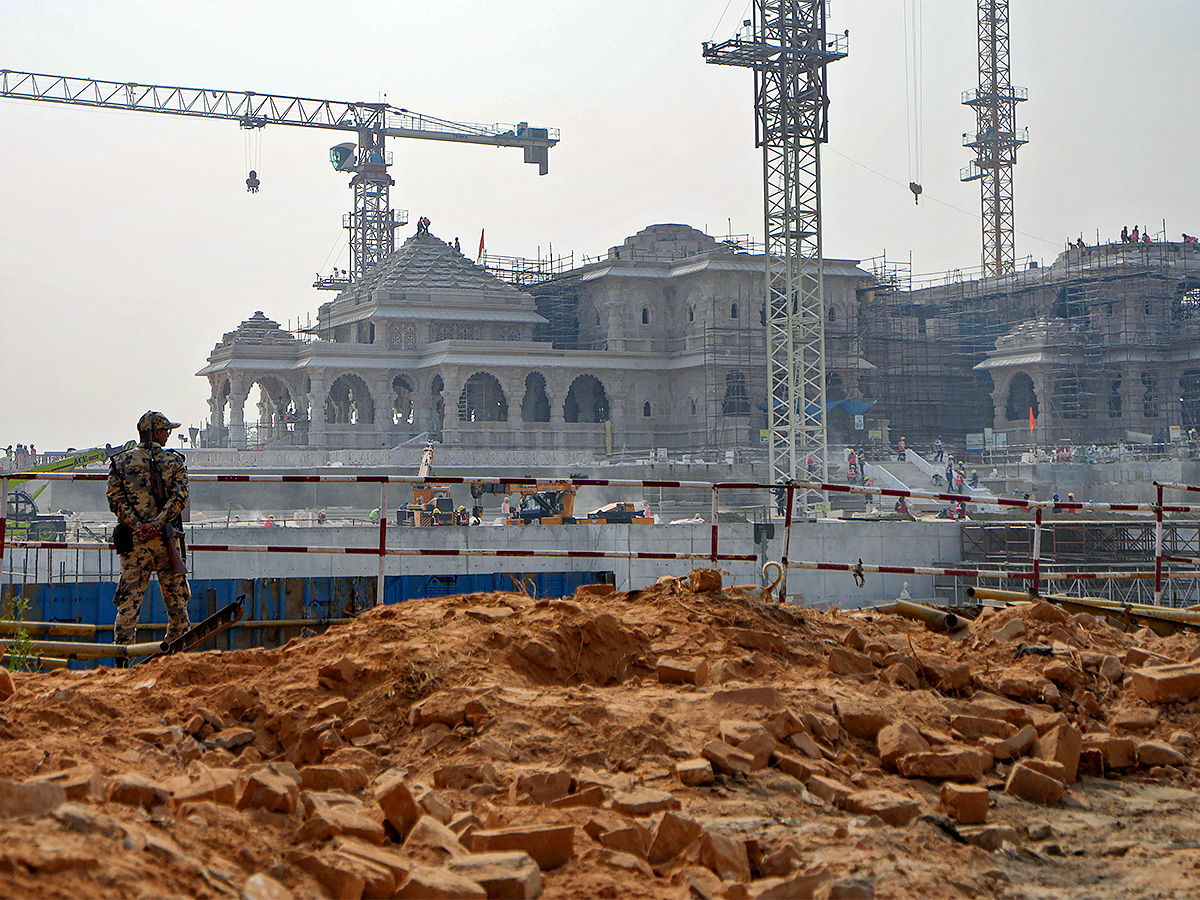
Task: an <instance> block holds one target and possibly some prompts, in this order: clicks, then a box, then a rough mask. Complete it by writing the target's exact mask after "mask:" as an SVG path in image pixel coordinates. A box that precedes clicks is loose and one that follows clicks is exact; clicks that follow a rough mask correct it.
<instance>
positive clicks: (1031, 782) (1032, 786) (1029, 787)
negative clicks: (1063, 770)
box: [1004, 760, 1063, 806]
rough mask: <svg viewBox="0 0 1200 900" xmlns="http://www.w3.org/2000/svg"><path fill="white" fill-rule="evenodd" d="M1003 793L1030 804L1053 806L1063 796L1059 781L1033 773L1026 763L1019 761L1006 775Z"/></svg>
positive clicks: (1039, 773)
mask: <svg viewBox="0 0 1200 900" xmlns="http://www.w3.org/2000/svg"><path fill="white" fill-rule="evenodd" d="M1004 790H1005V793H1008V794H1012V795H1013V796H1014V797H1020V798H1021V799H1022V800H1028V801H1029V802H1031V803H1041V804H1043V805H1045V806H1054V805H1055V804H1057V803H1058V801H1059V799H1060V798H1061V797H1062V794H1063V785H1062V782H1061V781H1056V780H1055V779H1053V778H1051V777H1050V776H1049V775H1043V774H1042V773H1041V772H1038V771H1035V770H1034V768H1033V767H1032V766H1030V765H1029V763H1028V761H1026V760H1021V761H1020V762H1019V763H1017V764H1016V765H1015V766H1013V767H1012V771H1011V772H1009V773H1008V781H1007V782H1005V784H1004Z"/></svg>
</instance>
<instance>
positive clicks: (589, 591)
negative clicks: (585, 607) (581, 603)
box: [575, 583, 616, 600]
mask: <svg viewBox="0 0 1200 900" xmlns="http://www.w3.org/2000/svg"><path fill="white" fill-rule="evenodd" d="M615 590H616V587H615V586H614V585H611V584H607V583H602V584H581V585H580V586H579V587H577V588H575V599H576V600H589V599H592V598H594V597H607V596H608V595H609V594H611V593H613V592H614V591H615Z"/></svg>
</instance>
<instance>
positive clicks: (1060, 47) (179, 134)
mask: <svg viewBox="0 0 1200 900" xmlns="http://www.w3.org/2000/svg"><path fill="white" fill-rule="evenodd" d="M1011 5H1012V29H1011V30H1012V35H1011V39H1012V81H1013V83H1014V84H1015V85H1020V86H1024V87H1027V88H1028V89H1029V101H1028V102H1026V103H1023V104H1021V105H1020V106H1019V107H1018V113H1017V116H1018V125H1019V126H1022V127H1024V126H1028V128H1029V133H1030V143H1029V144H1028V145H1027V146H1026V147H1024V148H1023V149H1022V150H1021V151H1020V153H1019V155H1018V160H1019V164H1018V166H1017V168H1016V170H1015V178H1014V186H1015V189H1014V193H1015V204H1014V205H1015V213H1016V227H1017V236H1016V249H1017V255H1018V256H1025V255H1032V256H1033V257H1035V258H1038V259H1042V260H1044V261H1046V262H1049V261H1051V260H1052V259H1053V258H1054V256H1055V255H1056V254H1057V253H1058V251H1059V250H1060V249H1061V247H1062V245H1063V241H1064V240H1065V239H1066V238H1067V237H1078V236H1079V235H1080V234H1082V235H1083V236H1084V237H1085V239H1086V240H1087V241H1088V243H1092V242H1093V241H1094V240H1095V238H1096V232H1097V229H1099V231H1100V234H1101V236H1102V237H1103V238H1105V239H1108V238H1112V237H1114V236H1115V235H1116V234H1117V233H1118V232H1119V231H1120V229H1121V226H1122V225H1125V224H1127V225H1129V226H1130V227H1132V226H1133V225H1134V224H1137V225H1141V226H1145V225H1149V226H1150V230H1151V231H1152V232H1155V233H1157V232H1159V231H1160V230H1161V229H1162V227H1163V220H1164V219H1165V220H1166V229H1167V233H1168V235H1169V236H1170V237H1171V238H1172V239H1175V240H1178V238H1179V234H1180V232H1182V231H1187V232H1188V233H1196V232H1197V231H1200V187H1198V185H1200V173H1198V172H1197V151H1196V147H1197V146H1200V113H1198V111H1197V110H1198V109H1200V104H1198V103H1197V98H1196V84H1197V78H1198V71H1197V69H1198V66H1197V63H1198V61H1200V57H1198V56H1197V51H1196V47H1197V46H1200V2H1196V0H1179V2H1170V0H1076V2H1068V0H1012V4H1011ZM747 9H748V6H747V4H746V2H745V0H729V2H726V0H643V2H632V0H603V2H592V3H582V2H574V3H567V2H549V0H523V2H520V3H513V2H501V0H450V2H442V3H416V2H411V0H409V2H400V0H393V2H382V0H361V2H357V3H331V2H328V0H324V2H310V0H287V2H259V0H250V2H238V3H233V2H212V0H209V2H205V0H189V2H175V0H165V2H164V0H155V2H148V0H146V2H138V0H54V2H46V0H4V2H3V3H0V68H8V69H13V70H23V71H34V72H44V73H53V74H65V75H74V76H87V77H95V78H101V79H108V80H115V81H133V82H138V83H141V84H150V83H158V84H169V85H181V86H188V87H211V88H221V89H228V90H236V91H247V90H250V91H255V92H258V93H279V94H293V95H300V96H309V97H319V98H329V99H335V100H377V99H380V98H381V97H382V95H384V94H386V96H387V99H388V101H389V102H391V103H393V104H394V105H397V106H403V107H407V108H409V109H412V110H415V111H419V112H424V113H428V114H431V115H435V116H440V117H443V118H448V119H456V120H459V121H465V122H517V121H522V120H523V121H528V122H529V123H530V124H531V125H541V126H551V127H557V128H559V129H561V131H562V142H561V143H560V144H559V146H558V147H556V148H555V149H553V150H551V152H550V174H549V175H547V176H545V177H541V178H539V177H538V175H537V170H536V168H535V167H534V166H527V165H524V164H523V163H522V162H521V156H520V151H519V150H503V149H502V150H497V149H493V148H487V147H476V146H469V145H455V144H443V143H436V142H425V141H416V140H408V141H400V140H393V141H392V142H391V144H390V147H391V150H392V151H393V153H394V156H395V163H396V164H395V165H394V166H393V168H392V174H393V176H394V177H395V179H396V182H397V184H396V187H395V188H394V189H393V192H392V202H393V206H395V207H396V208H398V209H408V210H410V212H411V216H412V218H413V220H414V221H415V219H416V217H417V216H420V215H425V216H428V217H429V218H430V219H431V220H432V222H433V225H432V231H433V232H434V234H436V235H438V236H440V237H442V238H445V239H447V240H452V239H453V238H454V237H456V236H457V237H459V238H460V239H461V241H462V244H463V247H464V250H465V251H467V252H468V253H469V254H471V255H473V253H474V249H475V248H476V247H477V246H478V242H479V233H480V229H481V228H486V229H487V246H488V250H489V251H490V252H492V253H497V254H506V255H516V256H534V255H536V254H537V253H538V252H539V249H540V251H541V253H542V254H546V253H547V252H548V251H549V248H550V246H551V245H553V248H554V252H555V254H563V253H567V252H572V251H573V252H574V253H575V254H576V259H579V258H580V257H581V256H582V255H589V256H594V255H597V254H600V253H603V252H605V251H606V250H607V248H608V247H610V246H612V245H614V244H618V243H620V242H621V241H622V240H623V239H624V238H625V237H626V236H627V235H630V234H633V233H635V232H637V231H639V230H640V229H642V228H644V227H645V226H647V225H649V224H652V223H656V222H684V223H688V224H690V225H694V226H696V227H698V228H707V229H708V231H709V232H710V233H713V234H725V233H727V232H728V231H729V230H730V229H732V232H733V233H735V234H738V233H749V234H752V235H754V236H755V237H757V238H759V239H761V234H762V188H761V177H762V174H761V173H762V166H761V156H760V153H759V152H758V151H756V150H755V149H754V146H753V116H752V109H753V108H752V102H753V98H752V91H751V76H750V74H749V72H747V71H745V70H740V69H733V68H727V67H723V66H711V65H705V64H704V62H703V60H702V58H701V55H700V44H701V42H702V41H705V40H711V39H714V38H715V39H718V40H720V39H723V38H724V37H727V36H731V35H732V34H733V32H734V31H735V29H736V27H737V25H738V23H739V22H740V20H741V19H742V18H743V17H744V16H745V15H746V10H747ZM914 19H919V21H920V25H921V27H920V28H916V27H914V26H913V24H912V22H913V20H914ZM830 27H831V29H832V30H837V31H841V30H843V29H849V31H850V56H849V57H848V58H847V59H845V60H842V61H840V62H838V63H836V64H834V65H833V66H831V68H830V76H829V77H830V85H831V87H830V94H831V101H832V105H831V110H830V123H831V124H830V143H829V144H828V145H827V146H826V147H825V149H824V152H823V157H822V167H823V195H822V196H823V201H822V202H823V212H824V223H825V224H824V229H825V231H824V234H825V252H826V255H827V256H830V257H843V258H853V259H863V258H868V257H873V256H878V255H880V254H883V253H884V252H885V251H886V253H887V255H888V257H889V258H895V259H904V260H906V259H908V257H909V254H910V253H911V254H912V261H913V267H914V271H916V272H934V271H941V270H945V269H950V268H971V267H975V266H978V265H979V258H980V236H979V232H980V226H979V212H980V203H979V188H978V185H977V184H975V183H969V184H964V183H961V182H960V181H959V169H960V168H961V167H963V166H965V165H966V164H967V163H968V162H969V161H970V159H971V154H970V152H969V151H968V150H966V149H965V148H963V147H962V146H961V142H962V134H963V132H966V131H968V130H972V129H973V125H974V119H973V116H972V113H971V111H970V110H969V109H968V108H967V107H964V106H962V105H961V94H962V92H963V91H964V90H968V89H970V88H972V87H974V86H975V84H976V82H977V75H976V30H975V3H974V2H972V0H923V2H919V0H833V3H832V7H831V14H830ZM915 59H919V60H921V62H922V65H921V66H920V68H919V70H918V74H919V75H920V77H919V78H914V76H913V74H912V71H913V61H914V60H915ZM906 76H907V77H906ZM915 82H916V83H919V90H918V87H917V84H916V83H915ZM918 110H919V111H920V116H919V122H920V127H919V128H918V127H917V126H916V125H914V124H910V123H911V122H913V120H914V119H915V118H917V116H916V112H917V111H918ZM346 139H347V138H346V136H345V135H344V134H343V133H341V132H332V131H321V130H314V129H305V128H289V127H271V128H267V129H265V131H263V132H262V133H261V150H260V155H259V158H258V160H257V162H258V165H257V168H258V171H259V173H260V176H261V178H262V190H261V192H260V193H258V194H256V195H250V194H248V193H247V192H246V190H245V186H244V179H245V177H246V168H247V165H246V161H247V139H246V136H245V134H244V133H243V132H242V131H241V130H240V129H239V128H238V127H237V125H236V124H235V123H233V122H224V121H204V120H195V119H187V118H182V117H172V116H162V115H151V114H145V113H126V112H118V111H107V110H105V111H101V110H94V109H84V108H70V107H66V106H62V105H54V104H45V103H31V102H27V101H14V100H0V146H2V147H3V150H4V164H3V166H2V167H0V337H2V341H0V348H2V349H0V384H2V386H3V394H2V395H0V446H3V445H6V444H9V443H16V442H18V441H20V442H24V443H30V442H32V443H34V444H36V445H37V447H38V448H39V449H40V450H51V449H62V448H65V447H67V446H75V447H85V446H91V445H102V444H104V443H105V442H112V443H114V444H115V443H118V442H121V441H124V440H127V439H128V438H130V437H134V436H135V432H134V423H135V422H136V420H137V417H138V416H139V415H140V414H141V413H142V412H144V411H145V410H146V409H148V408H156V409H161V410H162V411H164V412H166V413H167V414H168V415H170V416H171V417H173V418H175V419H177V420H178V421H181V422H183V423H184V425H185V426H186V425H199V424H200V423H201V421H202V420H204V419H206V418H207V416H208V407H207V404H206V402H205V401H206V400H207V397H208V393H209V388H208V383H207V381H205V380H204V379H200V378H196V377H195V375H194V373H195V372H196V371H197V370H198V369H200V368H201V367H202V366H203V365H204V364H205V359H206V357H207V355H208V353H209V352H210V351H211V350H212V347H213V345H214V344H215V343H217V342H218V341H219V340H220V339H221V336H222V334H223V333H225V332H227V331H231V330H233V329H234V328H235V327H236V326H237V325H238V323H239V322H241V321H242V320H244V319H246V318H248V317H249V316H250V315H251V314H252V313H253V312H254V311H255V310H262V311H263V312H264V313H266V314H267V315H268V316H270V317H271V318H273V319H276V320H277V321H280V322H282V323H284V324H285V325H286V324H287V322H288V320H289V319H290V320H291V321H292V323H293V324H295V322H296V321H297V320H302V319H304V318H305V317H306V316H312V317H313V318H314V319H315V315H316V308H317V305H318V304H319V303H321V302H323V301H325V300H329V299H331V298H332V295H331V294H327V293H320V292H317V291H315V290H313V289H312V288H311V287H309V285H310V284H311V282H312V280H313V276H314V274H315V272H316V271H317V270H318V269H322V270H327V269H328V268H329V267H330V266H331V265H332V264H333V262H334V260H335V259H337V260H340V261H341V263H342V265H346V262H345V260H346V249H345V248H346V241H345V233H344V231H343V230H342V228H341V221H342V215H343V213H345V212H347V211H348V210H349V208H350V203H351V195H350V190H349V188H348V186H347V180H348V179H347V176H345V175H343V174H339V173H337V172H334V171H333V169H332V168H331V167H330V165H329V163H328V160H327V151H328V148H329V147H330V146H331V145H332V144H335V143H339V142H341V141H343V140H346ZM914 179H916V180H920V181H921V182H922V183H923V184H924V189H925V192H924V195H923V199H922V201H921V204H920V206H915V205H914V203H913V200H912V195H911V194H910V193H909V191H908V188H907V184H908V182H909V181H910V180H914ZM410 232H411V229H408V228H406V229H404V230H403V231H402V232H401V233H400V234H399V235H398V238H399V239H403V238H404V237H407V236H408V234H409V233H410Z"/></svg>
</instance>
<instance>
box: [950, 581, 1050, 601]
mask: <svg viewBox="0 0 1200 900" xmlns="http://www.w3.org/2000/svg"><path fill="white" fill-rule="evenodd" d="M967 596H968V597H973V598H975V599H978V600H1005V601H1007V602H1009V603H1029V602H1030V601H1031V600H1036V599H1037V598H1036V597H1032V596H1030V595H1029V594H1027V593H1025V592H1024V591H1005V590H1001V589H1000V588H990V587H980V586H978V585H974V586H972V587H968V588H967Z"/></svg>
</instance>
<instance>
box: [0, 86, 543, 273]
mask: <svg viewBox="0 0 1200 900" xmlns="http://www.w3.org/2000/svg"><path fill="white" fill-rule="evenodd" d="M0 98H8V99H13V100H36V101H40V102H44V103H67V104H73V105H75V106H91V107H97V108H100V109H121V110H126V111H133V112H150V113H163V114H166V115H173V116H192V117H195V118H201V119H225V120H227V121H233V122H237V123H238V125H239V126H241V127H242V128H244V129H257V128H265V127H266V126H267V125H298V126H301V127H304V128H325V129H332V130H334V131H346V132H352V133H354V134H356V135H357V141H356V142H353V143H343V144H338V145H337V146H335V147H332V148H331V149H330V151H329V159H330V162H331V163H332V164H333V167H334V168H335V169H336V170H337V171H339V172H347V173H350V174H351V175H352V177H351V179H350V187H351V188H352V190H353V192H354V208H353V211H352V212H350V213H349V214H347V215H346V216H345V217H343V220H342V225H343V227H344V228H345V229H346V230H347V231H348V232H349V234H350V269H349V272H348V273H347V275H346V277H345V278H337V277H333V278H320V277H318V279H317V281H316V283H315V284H314V285H313V286H314V287H316V288H320V289H324V290H341V289H342V288H345V287H348V286H349V285H351V284H353V283H354V282H355V281H357V280H358V279H360V278H361V277H362V276H363V275H364V274H365V273H366V271H367V270H368V269H369V268H371V266H373V265H374V264H375V263H377V262H379V261H380V260H381V259H383V258H384V257H386V256H387V255H388V254H389V253H391V252H392V251H393V250H394V249H395V246H396V244H395V230H396V229H397V228H399V227H400V226H402V225H404V224H406V223H407V221H408V218H407V213H404V212H402V213H401V214H400V215H399V216H397V215H396V214H395V212H394V211H393V210H392V207H391V198H390V189H391V187H392V185H393V184H395V181H394V180H393V179H392V177H391V176H390V175H389V174H388V166H390V165H391V162H392V160H391V154H390V153H389V152H388V151H387V149H386V144H385V142H386V139H387V138H389V137H395V138H420V139H422V140H429V141H452V142H455V143H460V144H483V145H485V146H489V147H520V148H521V149H522V150H523V151H524V160H525V162H527V163H531V164H534V165H536V166H537V167H538V174H539V175H545V174H546V172H547V169H548V165H549V150H550V148H551V147H553V146H554V145H555V144H557V143H558V139H559V137H558V129H556V128H533V127H530V126H529V123H527V122H521V123H519V124H516V125H503V124H491V125H478V124H471V123H466V122H452V121H449V120H447V119H439V118H436V117H434V116H428V115H424V114H422V113H417V112H412V111H411V110H408V109H403V108H399V107H395V106H391V105H389V104H387V103H366V102H362V101H348V100H318V99H314V98H311V97H290V96H285V95H281V94H259V93H255V92H254V91H224V90H212V89H208V88H187V87H174V86H168V85H161V84H137V83H135V82H120V81H100V80H97V79H94V78H75V77H71V76H68V75H42V74H37V73H34V72H17V71H13V70H10V69H0ZM258 185H259V180H258V177H257V173H255V172H253V171H252V172H251V173H250V177H249V178H247V179H246V186H247V189H248V190H251V191H255V190H257V188H258Z"/></svg>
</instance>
